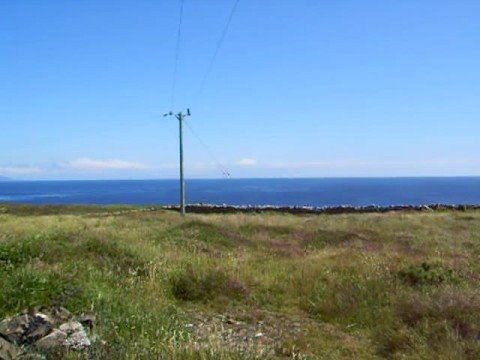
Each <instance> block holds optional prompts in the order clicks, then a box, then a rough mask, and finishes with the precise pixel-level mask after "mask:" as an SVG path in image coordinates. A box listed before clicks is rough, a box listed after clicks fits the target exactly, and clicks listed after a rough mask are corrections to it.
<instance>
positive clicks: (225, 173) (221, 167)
mask: <svg viewBox="0 0 480 360" xmlns="http://www.w3.org/2000/svg"><path fill="white" fill-rule="evenodd" d="M183 122H184V124H185V125H187V128H188V130H190V133H192V135H193V136H195V138H196V139H197V140H198V142H199V143H200V145H202V146H203V148H204V149H205V150H206V152H207V153H208V155H209V156H210V158H211V159H212V160H213V162H214V164H215V166H216V167H217V168H218V170H220V172H221V173H222V174H223V175H224V176H226V177H228V178H230V177H231V175H230V172H229V171H228V170H227V169H226V167H225V166H223V165H222V163H221V162H220V161H218V159H217V157H216V156H215V154H214V153H213V151H212V150H211V149H210V148H209V147H208V145H207V144H205V142H204V141H203V140H202V139H201V137H200V136H199V135H198V134H197V132H196V131H195V130H193V128H192V126H191V125H190V124H189V123H188V121H187V120H185V119H184V120H183Z"/></svg>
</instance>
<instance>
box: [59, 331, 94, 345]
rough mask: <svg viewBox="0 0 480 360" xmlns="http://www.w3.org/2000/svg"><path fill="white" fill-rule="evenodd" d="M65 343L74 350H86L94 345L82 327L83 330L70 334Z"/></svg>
mask: <svg viewBox="0 0 480 360" xmlns="http://www.w3.org/2000/svg"><path fill="white" fill-rule="evenodd" d="M65 345H66V346H67V347H68V348H70V349H73V350H84V349H86V348H87V347H89V346H90V345H92V343H91V341H90V339H89V338H88V335H87V333H86V332H85V330H84V329H83V328H82V329H81V330H79V331H76V332H74V333H73V334H71V335H70V336H68V338H67V340H66V341H65Z"/></svg>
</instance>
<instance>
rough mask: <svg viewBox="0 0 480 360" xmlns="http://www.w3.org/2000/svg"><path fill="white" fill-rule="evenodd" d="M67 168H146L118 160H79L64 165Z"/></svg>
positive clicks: (145, 167) (131, 162)
mask: <svg viewBox="0 0 480 360" xmlns="http://www.w3.org/2000/svg"><path fill="white" fill-rule="evenodd" d="M64 167H67V168H71V169H75V170H143V169H147V166H146V165H144V164H141V163H137V162H133V161H127V160H120V159H91V158H80V159H75V160H71V161H68V162H67V163H65V166H64Z"/></svg>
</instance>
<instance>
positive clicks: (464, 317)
mask: <svg viewBox="0 0 480 360" xmlns="http://www.w3.org/2000/svg"><path fill="white" fill-rule="evenodd" d="M397 315H398V316H399V317H400V319H401V320H402V322H403V323H405V324H406V325H408V326H410V327H417V328H418V327H421V325H422V324H423V323H425V322H427V323H428V328H433V324H435V323H438V324H444V325H445V324H447V325H448V326H449V327H450V328H451V329H453V330H454V333H455V334H456V335H457V336H458V337H460V338H465V339H467V338H470V339H477V338H479V337H480V297H479V296H478V294H475V293H468V292H466V291H459V290H458V289H456V288H448V289H442V290H439V291H436V292H435V293H433V294H429V296H427V295H420V294H411V295H410V296H407V297H405V298H403V299H402V300H401V301H399V303H398V304H397Z"/></svg>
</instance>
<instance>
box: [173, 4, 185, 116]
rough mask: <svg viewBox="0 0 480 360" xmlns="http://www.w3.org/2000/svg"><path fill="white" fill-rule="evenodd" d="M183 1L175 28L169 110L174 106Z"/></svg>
mask: <svg viewBox="0 0 480 360" xmlns="http://www.w3.org/2000/svg"><path fill="white" fill-rule="evenodd" d="M184 3H185V0H180V16H179V20H178V28H177V42H176V46H175V61H174V66H173V79H172V95H171V98H170V110H173V106H174V105H175V88H176V85H177V73H178V62H179V58H180V42H181V37H182V22H183V5H184Z"/></svg>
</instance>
